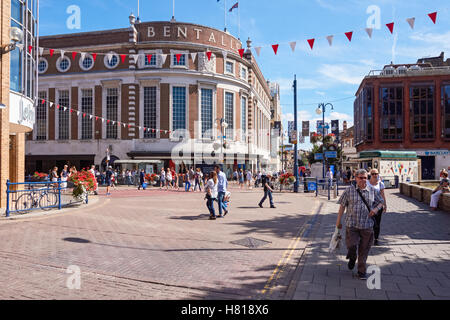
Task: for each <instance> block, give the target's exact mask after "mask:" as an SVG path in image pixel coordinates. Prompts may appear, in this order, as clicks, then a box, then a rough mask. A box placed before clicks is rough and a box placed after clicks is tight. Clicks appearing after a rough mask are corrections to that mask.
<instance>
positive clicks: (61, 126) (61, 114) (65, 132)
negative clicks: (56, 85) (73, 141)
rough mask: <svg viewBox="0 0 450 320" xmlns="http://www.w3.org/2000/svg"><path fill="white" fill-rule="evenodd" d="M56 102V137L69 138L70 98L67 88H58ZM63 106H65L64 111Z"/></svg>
mask: <svg viewBox="0 0 450 320" xmlns="http://www.w3.org/2000/svg"><path fill="white" fill-rule="evenodd" d="M58 104H59V106H60V108H59V110H58V118H59V121H58V137H59V139H60V140H67V139H69V128H70V126H69V125H70V123H69V121H70V110H69V108H70V100H69V90H60V91H59V99H58ZM63 107H67V109H66V111H64V108H63Z"/></svg>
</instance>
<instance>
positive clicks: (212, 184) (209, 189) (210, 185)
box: [205, 171, 218, 220]
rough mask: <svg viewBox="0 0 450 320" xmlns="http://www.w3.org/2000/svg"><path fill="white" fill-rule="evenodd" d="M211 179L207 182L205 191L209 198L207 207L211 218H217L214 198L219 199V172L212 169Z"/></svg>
mask: <svg viewBox="0 0 450 320" xmlns="http://www.w3.org/2000/svg"><path fill="white" fill-rule="evenodd" d="M209 178H210V179H209V180H208V182H207V183H206V186H205V191H206V196H205V198H206V199H207V201H206V207H207V208H208V210H209V219H210V220H215V219H216V213H215V211H214V200H215V199H217V195H218V187H217V185H218V183H217V173H216V172H215V171H211V173H210V174H209Z"/></svg>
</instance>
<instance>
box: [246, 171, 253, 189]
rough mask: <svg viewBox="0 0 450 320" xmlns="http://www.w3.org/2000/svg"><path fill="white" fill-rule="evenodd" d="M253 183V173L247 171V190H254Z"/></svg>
mask: <svg viewBox="0 0 450 320" xmlns="http://www.w3.org/2000/svg"><path fill="white" fill-rule="evenodd" d="M252 181H253V173H252V171H251V170H247V188H248V189H251V188H252Z"/></svg>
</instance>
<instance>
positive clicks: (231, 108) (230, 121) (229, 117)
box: [225, 92, 234, 140]
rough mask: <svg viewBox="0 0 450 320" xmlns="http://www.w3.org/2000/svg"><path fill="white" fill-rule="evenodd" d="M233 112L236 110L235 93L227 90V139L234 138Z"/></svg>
mask: <svg viewBox="0 0 450 320" xmlns="http://www.w3.org/2000/svg"><path fill="white" fill-rule="evenodd" d="M233 112H234V94H233V93H231V92H225V122H226V123H227V124H228V127H227V128H226V129H225V136H226V138H227V139H230V140H232V139H233V119H234V117H233Z"/></svg>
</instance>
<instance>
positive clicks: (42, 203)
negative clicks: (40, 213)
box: [15, 186, 58, 213]
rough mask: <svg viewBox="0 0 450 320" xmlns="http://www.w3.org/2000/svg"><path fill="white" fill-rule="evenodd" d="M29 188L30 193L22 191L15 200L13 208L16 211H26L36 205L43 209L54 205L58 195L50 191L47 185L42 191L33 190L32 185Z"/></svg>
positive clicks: (45, 209)
mask: <svg viewBox="0 0 450 320" xmlns="http://www.w3.org/2000/svg"><path fill="white" fill-rule="evenodd" d="M30 189H31V192H30V193H24V194H22V195H21V196H20V197H19V198H17V200H16V205H15V208H16V211H17V212H18V213H27V212H29V211H30V210H31V209H33V208H37V207H38V206H39V208H41V210H44V211H48V210H50V209H51V208H52V207H56V205H57V203H58V196H57V195H56V192H55V191H53V192H50V188H49V187H48V188H47V189H44V190H43V191H42V189H38V190H35V189H34V187H33V186H30ZM40 191H42V192H40Z"/></svg>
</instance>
